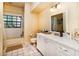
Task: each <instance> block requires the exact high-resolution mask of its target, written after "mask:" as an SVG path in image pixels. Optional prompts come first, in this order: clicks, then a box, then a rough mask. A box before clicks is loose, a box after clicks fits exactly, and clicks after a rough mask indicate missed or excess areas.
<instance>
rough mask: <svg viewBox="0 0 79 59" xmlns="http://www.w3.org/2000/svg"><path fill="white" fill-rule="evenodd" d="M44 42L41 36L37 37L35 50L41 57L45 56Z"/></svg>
mask: <svg viewBox="0 0 79 59" xmlns="http://www.w3.org/2000/svg"><path fill="white" fill-rule="evenodd" d="M44 40H45V38H44V37H43V36H40V35H38V36H37V48H38V49H39V50H40V52H41V53H42V54H43V55H46V43H45V41H44Z"/></svg>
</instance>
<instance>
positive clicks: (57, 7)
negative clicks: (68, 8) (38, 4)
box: [50, 3, 61, 12]
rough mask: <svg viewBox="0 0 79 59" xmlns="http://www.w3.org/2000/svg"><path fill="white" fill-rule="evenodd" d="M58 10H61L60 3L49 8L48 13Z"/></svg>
mask: <svg viewBox="0 0 79 59" xmlns="http://www.w3.org/2000/svg"><path fill="white" fill-rule="evenodd" d="M59 8H61V4H60V3H58V4H56V5H55V6H52V7H51V8H50V11H51V12H53V11H54V10H55V9H59Z"/></svg>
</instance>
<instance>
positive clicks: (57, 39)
mask: <svg viewBox="0 0 79 59" xmlns="http://www.w3.org/2000/svg"><path fill="white" fill-rule="evenodd" d="M38 35H42V36H45V37H46V38H49V39H51V40H53V41H55V42H58V43H59V44H63V45H66V46H68V47H70V48H72V49H75V50H78V51H79V43H78V42H77V41H76V40H74V39H69V38H68V37H66V36H63V37H59V36H56V35H54V34H44V33H38Z"/></svg>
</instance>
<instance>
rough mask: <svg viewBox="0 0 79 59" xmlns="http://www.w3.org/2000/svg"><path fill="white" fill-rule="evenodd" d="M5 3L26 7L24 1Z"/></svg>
mask: <svg viewBox="0 0 79 59" xmlns="http://www.w3.org/2000/svg"><path fill="white" fill-rule="evenodd" d="M4 4H7V5H12V6H15V7H20V8H24V2H4Z"/></svg>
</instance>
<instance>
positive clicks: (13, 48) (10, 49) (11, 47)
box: [6, 44, 23, 52]
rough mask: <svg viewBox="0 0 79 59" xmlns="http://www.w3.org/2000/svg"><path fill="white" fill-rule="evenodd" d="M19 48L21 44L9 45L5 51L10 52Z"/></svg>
mask: <svg viewBox="0 0 79 59" xmlns="http://www.w3.org/2000/svg"><path fill="white" fill-rule="evenodd" d="M20 48H23V46H22V44H19V45H15V46H10V47H7V49H6V52H10V51H13V50H16V49H20Z"/></svg>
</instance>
